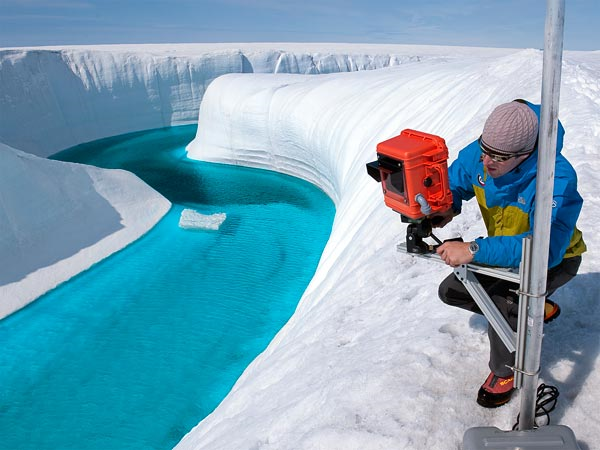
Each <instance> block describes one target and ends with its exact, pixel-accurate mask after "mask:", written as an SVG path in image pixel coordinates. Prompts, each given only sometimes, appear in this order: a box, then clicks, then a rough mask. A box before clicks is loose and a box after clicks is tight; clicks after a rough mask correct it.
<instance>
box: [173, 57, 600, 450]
mask: <svg viewBox="0 0 600 450" xmlns="http://www.w3.org/2000/svg"><path fill="white" fill-rule="evenodd" d="M541 69H542V54H541V52H540V51H536V50H523V51H520V52H515V53H512V54H509V55H504V56H482V55H481V54H473V55H472V56H464V55H461V57H460V58H455V57H453V55H452V50H451V49H449V51H448V58H443V59H440V58H434V59H430V60H426V61H425V60H422V61H420V62H418V63H417V62H415V63H409V64H405V65H402V66H399V67H393V68H387V69H382V70H378V71H374V72H361V73H352V74H340V75H325V76H318V77H312V78H311V77H305V76H290V75H287V76H277V77H266V76H264V75H263V76H261V75H228V76H225V77H222V78H219V79H218V80H216V81H215V82H214V83H213V84H212V85H211V86H210V87H209V89H208V91H207V93H206V95H205V97H204V100H203V103H202V106H201V110H200V118H199V122H200V123H201V124H202V126H201V127H200V128H199V130H198V135H197V137H196V139H195V140H194V142H193V143H191V144H190V146H189V147H188V151H189V155H190V156H191V157H193V158H199V159H206V160H214V161H224V162H229V163H235V164H247V165H251V166H257V167H268V168H274V169H276V170H281V171H284V172H287V173H290V174H293V175H296V176H300V177H303V178H306V179H308V180H310V181H312V182H314V183H316V184H317V185H319V186H320V187H321V188H323V189H324V190H325V191H326V192H328V193H329V194H330V195H331V196H332V198H334V199H335V201H336V204H337V213H336V219H335V223H334V227H333V232H332V235H331V238H330V240H329V242H328V244H327V247H326V248H325V251H324V253H323V257H322V260H321V263H320V265H319V268H318V270H317V273H316V275H315V277H314V279H313V280H312V282H311V284H310V285H309V287H308V289H307V291H306V293H305V295H304V297H303V298H302V300H301V302H300V305H299V307H298V309H297V311H296V313H295V315H294V316H293V317H292V319H291V320H290V321H289V323H288V324H287V325H286V326H285V327H284V328H283V329H282V330H281V332H280V333H279V334H278V336H277V337H276V338H275V339H274V341H273V342H272V343H271V345H270V346H269V348H268V349H267V350H266V351H265V352H264V353H263V354H261V355H260V356H259V357H258V358H257V359H256V360H255V361H254V362H253V364H251V365H250V366H249V368H248V369H247V370H246V372H245V373H244V375H243V376H242V377H241V378H240V380H239V381H238V383H237V384H236V386H235V387H234V389H233V390H232V392H231V393H230V394H229V396H228V397H227V398H226V399H225V400H224V401H223V403H222V404H221V405H220V406H219V407H218V408H217V409H216V411H215V412H214V413H213V414H212V415H210V416H209V417H208V418H206V419H205V420H204V421H203V422H202V423H201V424H200V425H199V426H198V427H197V428H196V429H194V430H193V431H192V432H191V433H190V434H189V435H188V436H186V437H185V438H184V439H183V440H182V442H181V443H180V444H179V446H178V447H177V448H179V449H211V450H215V449H232V448H235V449H258V448H260V449H384V448H385V449H388V448H399V449H409V448H410V449H428V450H429V449H439V450H445V449H449V448H460V445H461V442H462V434H463V432H464V431H465V430H466V429H467V428H469V427H472V426H478V425H486V426H487V425H491V426H497V427H499V428H501V429H510V428H511V427H512V425H513V423H514V422H515V420H516V416H517V413H518V408H519V402H518V399H516V400H514V401H513V402H511V403H510V404H509V405H508V406H505V407H503V408H501V409H498V410H485V409H483V408H480V407H478V406H477V405H476V404H475V396H476V392H477V389H478V388H479V386H480V384H481V383H482V382H483V381H484V379H485V377H486V376H487V374H488V368H487V352H488V346H487V334H486V325H485V321H484V320H483V319H482V318H480V317H478V316H474V315H472V314H469V313H466V312H464V311H459V310H456V309H454V308H450V307H447V306H445V305H443V304H442V303H441V302H440V301H439V300H438V299H437V285H438V283H439V282H440V281H441V280H442V279H443V278H444V277H445V276H446V275H447V274H448V273H450V272H451V270H450V269H449V268H447V267H444V266H443V265H440V264H439V263H436V262H431V261H423V260H421V259H413V258H411V257H410V256H407V255H404V254H399V253H398V252H397V251H396V244H397V243H398V242H400V241H403V240H404V233H405V231H404V230H405V228H404V225H403V224H402V223H401V222H400V219H399V217H398V216H397V215H396V214H395V213H393V212H391V211H390V210H389V209H387V208H386V207H385V206H384V205H383V201H382V195H381V192H380V189H381V188H380V186H379V185H378V184H377V183H375V182H374V181H373V180H372V179H370V178H369V177H368V176H367V174H366V171H365V166H364V164H365V163H366V162H368V161H371V160H373V159H374V158H375V146H376V144H377V143H378V142H380V141H382V140H385V139H387V138H389V137H391V136H394V135H395V134H398V133H399V132H400V131H401V130H402V129H404V128H414V129H418V130H422V131H426V132H429V133H434V134H438V135H441V136H443V137H444V138H445V139H446V141H447V144H448V146H449V148H450V159H451V160H452V159H454V158H455V157H456V154H457V151H458V150H459V149H461V148H462V147H463V146H465V145H466V144H467V143H469V142H471V141H473V140H474V139H476V138H477V136H478V135H479V133H480V132H481V129H482V126H483V123H484V121H485V119H486V117H487V115H488V114H489V112H491V110H492V109H493V108H494V107H495V106H496V105H498V104H500V103H503V102H506V101H510V100H512V99H514V98H526V99H529V100H531V101H533V102H538V103H539V101H540V92H541ZM599 80H600V54H598V53H587V54H569V55H567V56H566V57H565V64H564V71H563V91H562V97H561V108H560V117H561V120H562V122H563V124H564V126H565V128H566V130H567V134H566V138H565V149H564V151H563V154H565V155H566V156H567V157H568V158H569V159H570V160H571V161H572V162H573V164H574V166H575V167H576V169H577V171H578V173H579V177H580V191H581V193H582V195H583V197H584V199H585V209H584V211H583V213H582V215H581V218H580V220H579V226H580V228H581V229H582V230H583V232H584V235H585V238H586V241H587V243H588V246H589V249H590V251H589V252H588V253H587V254H586V255H585V259H584V263H583V265H582V268H581V271H580V275H579V276H578V277H577V278H576V279H575V280H574V281H573V282H571V283H570V284H569V285H567V286H566V287H564V288H563V289H562V290H561V291H559V292H558V293H557V294H555V295H554V296H553V298H554V300H556V301H557V302H559V303H560V304H561V305H562V306H563V314H562V316H561V318H560V320H558V321H557V322H556V323H553V324H551V325H548V326H547V330H546V331H547V339H546V342H545V345H544V353H543V368H542V373H541V377H542V381H544V382H546V383H548V384H553V385H557V386H558V387H559V389H560V391H561V394H562V395H561V399H560V402H559V407H558V409H557V411H556V412H554V413H553V416H552V418H553V421H554V423H565V424H567V425H569V426H571V427H572V428H573V429H574V431H575V433H576V436H577V437H578V438H579V439H580V440H582V441H583V443H584V445H587V447H583V448H590V449H591V448H594V447H595V446H596V444H597V442H598V440H599V439H600V424H599V423H598V421H597V418H596V414H595V413H594V412H593V411H594V408H595V404H596V403H597V401H598V399H599V394H598V390H597V386H598V385H599V383H600V371H598V370H597V369H598V361H599V360H598V352H599V349H600V335H599V331H600V327H599V326H598V323H599V319H600V309H599V307H598V297H599V295H600V287H599V286H600V276H599V272H600V264H599V262H598V261H599V260H598V257H597V256H596V255H595V251H594V249H595V248H597V246H598V244H599V239H598V237H597V235H596V234H595V233H594V232H593V228H594V223H596V222H597V221H598V220H599V219H600V212H599V211H600V209H599V208H600V197H598V195H597V192H596V191H597V189H596V187H597V186H598V185H600V175H598V171H597V168H598V163H597V159H598V156H599V153H600V152H599V150H598V138H599V136H600V81H599ZM291 228H292V229H293V224H292V225H291ZM482 234H485V232H484V229H483V224H482V221H481V218H480V215H479V212H478V210H477V208H476V205H475V204H474V203H470V204H468V205H467V206H466V208H465V209H464V210H463V214H462V215H461V216H459V217H458V218H457V219H455V220H454V222H453V223H452V224H451V225H450V226H449V227H447V229H444V230H442V231H441V232H440V233H439V235H440V237H454V236H457V235H462V236H464V237H465V238H466V239H470V238H474V237H477V236H479V235H482Z"/></svg>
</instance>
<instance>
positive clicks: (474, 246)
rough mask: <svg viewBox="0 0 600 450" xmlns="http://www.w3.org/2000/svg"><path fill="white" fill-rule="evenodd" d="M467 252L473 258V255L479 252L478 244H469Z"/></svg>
mask: <svg viewBox="0 0 600 450" xmlns="http://www.w3.org/2000/svg"><path fill="white" fill-rule="evenodd" d="M469 251H470V252H471V255H473V256H475V253H477V252H478V251H479V244H478V243H477V242H475V241H473V242H470V243H469Z"/></svg>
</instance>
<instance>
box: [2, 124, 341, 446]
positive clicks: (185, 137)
mask: <svg viewBox="0 0 600 450" xmlns="http://www.w3.org/2000/svg"><path fill="white" fill-rule="evenodd" d="M195 132H196V126H182V127H173V128H165V129H158V130H150V131H146V132H139V133H132V134H127V135H123V136H116V137H113V138H108V139H103V140H100V141H95V142H91V143H88V144H83V145H80V146H77V147H74V148H71V149H68V150H65V151H64V152H61V153H59V154H57V155H55V156H54V158H55V159H61V160H65V161H75V162H83V163H87V164H93V165H96V166H100V167H110V168H123V169H126V170H130V171H132V172H134V173H136V174H137V175H138V176H139V177H140V178H142V179H143V180H144V181H146V182H147V183H148V184H150V185H151V186H153V187H154V188H155V189H156V190H157V191H159V192H161V193H162V194H163V195H164V196H165V197H167V198H168V199H169V200H170V201H171V202H172V203H173V207H172V208H171V210H170V212H169V213H168V214H167V215H166V216H165V217H164V218H163V219H162V220H161V221H160V222H159V223H158V224H157V225H156V226H155V227H154V228H153V229H152V230H150V231H149V232H148V233H147V234H146V235H145V236H143V237H142V238H141V239H139V240H138V241H136V242H134V243H133V244H131V245H129V246H128V247H126V248H125V249H123V250H122V251H120V252H118V253H116V254H114V255H112V256H111V257H109V258H107V259H105V260H104V261H102V262H100V263H98V264H96V265H94V266H93V267H92V268H91V269H89V270H88V271H86V272H84V273H81V274H80V275H78V276H76V277H75V278H73V279H71V280H69V281H68V282H66V283H64V284H62V285H61V286H59V287H58V288H56V289H55V290H53V291H51V292H49V293H48V294H46V295H44V296H43V297H41V298H39V299H38V300H36V301H35V302H33V303H32V304H31V305H29V306H28V307H26V308H24V309H23V310H21V311H19V312H17V313H15V314H13V315H11V316H9V317H7V318H6V319H4V320H2V321H0V345H1V350H0V448H2V449H10V450H29V449H31V450H45V449H49V450H50V449H51V450H65V449H77V450H85V449H98V450H112V449H114V450H127V449H170V448H172V447H173V446H174V445H175V444H176V443H177V442H178V441H179V440H180V439H181V438H182V437H183V436H184V434H185V433H187V432H188V431H189V430H190V429H191V428H192V427H193V426H195V425H196V424H197V423H198V422H199V421H200V420H201V419H202V418H204V417H205V416H206V415H208V414H209V413H210V412H212V411H213V410H214V408H215V407H216V406H217V405H218V404H219V402H220V401H221V400H222V399H223V398H224V397H225V395H226V394H227V393H228V392H229V390H230V389H231V387H232V386H233V384H234V383H235V381H236V379H237V378H238V377H239V376H240V375H241V373H242V371H243V370H244V369H245V367H246V366H247V365H248V364H249V363H250V362H251V361H252V360H253V359H254V358H255V357H256V356H257V355H258V354H259V353H260V352H261V351H263V350H264V349H265V347H266V346H267V345H268V343H269V342H270V340H271V339H272V338H273V337H274V336H275V334H276V333H277V332H278V331H279V330H280V329H281V327H282V326H283V325H284V324H285V323H286V321H287V320H288V319H289V318H290V316H291V315H292V313H293V312H294V309H295V308H296V305H297V303H298V301H299V299H300V297H301V296H302V293H303V292H304V290H305V289H306V286H307V285H308V283H309V281H310V279H311V278H312V276H313V274H314V272H315V269H316V267H317V263H318V261H319V258H320V255H321V253H322V251H323V248H324V246H325V244H326V242H327V239H328V238H329V233H330V231H331V226H332V223H333V217H334V214H335V210H334V205H333V203H332V202H331V200H330V199H329V198H328V197H327V196H326V195H325V194H324V193H323V192H322V191H320V190H319V189H317V188H315V187H314V186H312V185H311V184H309V183H306V182H304V181H302V180H298V179H296V178H293V177H289V176H285V175H281V174H278V173H274V172H269V171H264V170H256V169H248V168H242V167H234V166H228V165H219V164H210V163H202V162H198V161H192V160H189V159H187V158H186V154H185V145H186V144H187V143H188V142H190V141H191V140H192V139H193V137H194V135H195ZM184 208H193V209H195V210H196V211H198V212H200V213H202V214H214V213H225V214H226V220H225V222H223V224H222V225H221V227H220V229H219V230H216V231H210V230H187V229H182V228H180V227H179V226H178V223H179V217H180V214H181V211H182V210H183V209H184Z"/></svg>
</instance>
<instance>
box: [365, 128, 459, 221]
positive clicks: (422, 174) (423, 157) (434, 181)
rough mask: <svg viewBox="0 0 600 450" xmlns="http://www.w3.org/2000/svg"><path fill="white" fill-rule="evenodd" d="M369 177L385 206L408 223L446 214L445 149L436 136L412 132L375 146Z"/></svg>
mask: <svg viewBox="0 0 600 450" xmlns="http://www.w3.org/2000/svg"><path fill="white" fill-rule="evenodd" d="M367 171H368V172H369V175H371V176H372V177H373V178H375V179H376V180H377V181H379V182H381V187H382V189H383V195H384V201H385V204H386V205H387V206H388V207H389V208H391V209H393V210H394V211H396V212H398V213H400V214H401V215H402V216H405V217H407V218H409V219H414V220H418V219H422V218H424V217H427V216H431V215H434V214H435V213H441V212H445V211H447V210H449V209H450V208H451V207H452V193H451V192H450V186H449V182H448V147H446V141H444V139H443V138H441V137H439V136H435V135H432V134H427V133H423V132H421V131H415V130H409V129H407V130H404V131H402V132H401V133H400V135H398V136H396V137H393V138H391V139H388V140H387V141H383V142H380V143H379V144H378V145H377V161H373V162H372V163H369V164H367Z"/></svg>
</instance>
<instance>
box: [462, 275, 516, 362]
mask: <svg viewBox="0 0 600 450" xmlns="http://www.w3.org/2000/svg"><path fill="white" fill-rule="evenodd" d="M454 274H455V275H456V277H457V278H458V279H459V280H460V281H462V284H464V286H465V288H467V291H469V294H471V297H473V300H475V303H477V306H479V309H481V312H482V313H483V315H484V316H485V317H486V319H487V320H488V322H489V323H490V325H491V326H492V327H493V328H494V330H495V331H496V333H498V336H499V337H500V339H502V342H503V343H504V345H505V346H506V348H507V349H508V351H510V352H514V351H516V350H517V333H515V332H514V331H513V330H512V328H511V327H510V325H509V324H508V322H507V321H506V319H505V318H504V316H503V315H502V314H501V313H500V311H499V310H498V308H497V307H496V305H495V304H494V302H493V301H492V299H491V298H490V296H489V295H488V294H487V292H486V291H485V290H484V289H483V287H482V286H481V284H480V283H479V280H477V278H476V277H475V275H474V274H473V272H472V271H471V270H469V266H468V265H466V264H462V265H460V266H459V267H456V268H455V269H454Z"/></svg>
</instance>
